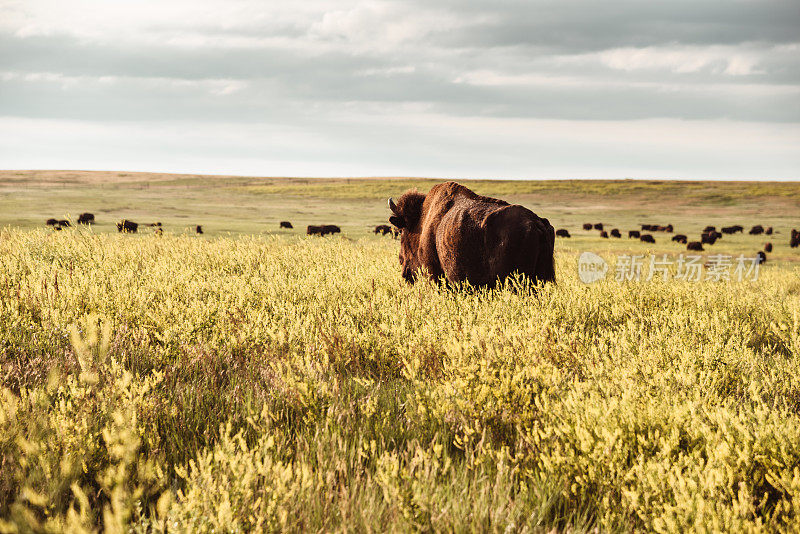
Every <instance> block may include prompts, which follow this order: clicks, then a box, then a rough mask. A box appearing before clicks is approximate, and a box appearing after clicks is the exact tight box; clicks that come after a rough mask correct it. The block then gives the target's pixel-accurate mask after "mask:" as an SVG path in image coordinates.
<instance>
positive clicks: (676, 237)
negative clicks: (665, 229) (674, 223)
mask: <svg viewBox="0 0 800 534" xmlns="http://www.w3.org/2000/svg"><path fill="white" fill-rule="evenodd" d="M672 240H673V241H676V242H678V243H680V244H682V245H685V244H686V241H687V240H688V238H687V237H686V236H685V235H683V234H675V235H674V236H672Z"/></svg>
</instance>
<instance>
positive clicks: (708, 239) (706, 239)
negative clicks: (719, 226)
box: [700, 232, 717, 245]
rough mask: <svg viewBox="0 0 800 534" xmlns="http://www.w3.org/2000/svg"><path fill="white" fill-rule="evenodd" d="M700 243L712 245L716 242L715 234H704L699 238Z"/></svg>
mask: <svg viewBox="0 0 800 534" xmlns="http://www.w3.org/2000/svg"><path fill="white" fill-rule="evenodd" d="M700 242H701V243H703V244H707V245H713V244H714V243H716V242H717V233H716V232H704V233H703V235H701V236H700Z"/></svg>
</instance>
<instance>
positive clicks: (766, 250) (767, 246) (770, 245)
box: [764, 243, 772, 252]
mask: <svg viewBox="0 0 800 534" xmlns="http://www.w3.org/2000/svg"><path fill="white" fill-rule="evenodd" d="M764 252H772V243H767V244H766V245H764Z"/></svg>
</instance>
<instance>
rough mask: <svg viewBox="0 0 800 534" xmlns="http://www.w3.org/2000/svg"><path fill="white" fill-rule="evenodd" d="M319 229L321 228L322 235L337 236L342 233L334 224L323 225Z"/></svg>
mask: <svg viewBox="0 0 800 534" xmlns="http://www.w3.org/2000/svg"><path fill="white" fill-rule="evenodd" d="M321 228H322V235H326V234H338V233H340V232H341V231H342V229H341V228H339V227H338V226H336V225H335V224H323V225H322V227H321Z"/></svg>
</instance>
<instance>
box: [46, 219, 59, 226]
mask: <svg viewBox="0 0 800 534" xmlns="http://www.w3.org/2000/svg"><path fill="white" fill-rule="evenodd" d="M45 224H46V225H47V226H58V219H47V222H45Z"/></svg>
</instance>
